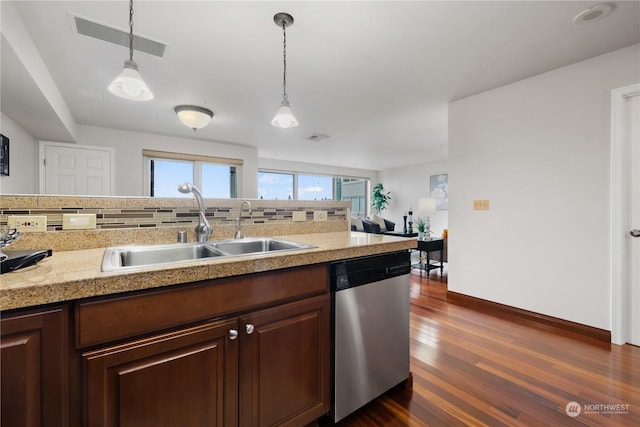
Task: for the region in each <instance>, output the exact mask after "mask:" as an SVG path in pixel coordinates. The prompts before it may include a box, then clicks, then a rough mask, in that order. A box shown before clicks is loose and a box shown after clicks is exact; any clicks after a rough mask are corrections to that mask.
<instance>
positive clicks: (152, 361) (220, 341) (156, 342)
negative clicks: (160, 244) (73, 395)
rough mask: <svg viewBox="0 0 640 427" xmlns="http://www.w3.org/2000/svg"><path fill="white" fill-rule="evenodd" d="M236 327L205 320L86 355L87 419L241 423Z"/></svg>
mask: <svg viewBox="0 0 640 427" xmlns="http://www.w3.org/2000/svg"><path fill="white" fill-rule="evenodd" d="M237 324H238V322H237V320H235V319H234V320H228V321H219V322H216V323H207V324H203V325H200V326H196V327H192V328H189V329H183V330H179V331H176V332H171V333H166V334H162V335H157V336H154V337H150V338H147V339H141V340H137V341H133V342H129V343H125V344H122V345H117V346H113V347H109V348H105V349H101V350H96V351H92V352H87V353H84V354H83V355H82V359H83V376H84V398H83V399H84V417H85V422H84V424H85V425H87V426H89V427H116V426H118V427H145V426H149V427H163V426H166V427H175V426H189V427H205V426H206V427H211V426H221V427H222V426H232V425H237V423H238V415H237V414H238V405H237V401H238V398H237V392H238V388H237V387H238V383H237V378H238V364H237V359H238V344H237V341H236V340H235V336H234V335H232V334H233V332H236V330H237ZM231 331H233V332H231ZM236 336H237V335H236Z"/></svg>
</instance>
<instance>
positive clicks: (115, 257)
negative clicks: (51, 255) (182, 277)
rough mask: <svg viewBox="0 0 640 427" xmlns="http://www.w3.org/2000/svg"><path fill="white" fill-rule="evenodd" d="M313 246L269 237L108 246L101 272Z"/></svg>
mask: <svg viewBox="0 0 640 427" xmlns="http://www.w3.org/2000/svg"><path fill="white" fill-rule="evenodd" d="M314 247H315V246H311V245H307V244H304V243H297V242H291V241H287V240H280V239H272V238H269V237H267V238H255V239H242V240H217V241H210V242H204V243H177V244H167V245H141V246H122V247H113V248H107V250H106V251H105V253H104V256H103V257H102V266H101V269H102V271H122V270H133V269H139V268H142V267H146V266H153V265H172V264H176V263H181V262H188V261H196V260H199V259H207V258H215V257H233V256H240V255H252V254H263V253H271V252H276V251H291V250H298V249H311V248H314Z"/></svg>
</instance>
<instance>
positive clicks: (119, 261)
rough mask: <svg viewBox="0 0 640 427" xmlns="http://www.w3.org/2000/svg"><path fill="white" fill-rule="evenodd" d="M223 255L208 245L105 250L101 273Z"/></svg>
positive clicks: (189, 244)
mask: <svg viewBox="0 0 640 427" xmlns="http://www.w3.org/2000/svg"><path fill="white" fill-rule="evenodd" d="M223 255H225V254H223V253H221V252H220V251H219V250H217V249H215V248H214V247H213V246H212V245H210V244H208V243H178V244H170V245H151V246H146V245H145V246H123V247H119V248H107V250H106V251H105V253H104V256H103V257H102V271H116V270H121V269H123V268H130V269H131V268H135V267H143V266H147V265H155V264H168V263H171V264H173V263H176V262H183V261H194V260H198V259H203V258H212V257H219V256H223Z"/></svg>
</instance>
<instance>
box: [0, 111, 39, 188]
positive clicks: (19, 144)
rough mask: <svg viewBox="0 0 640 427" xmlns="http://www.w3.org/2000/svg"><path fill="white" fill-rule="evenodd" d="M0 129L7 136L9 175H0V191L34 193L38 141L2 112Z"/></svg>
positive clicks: (36, 184)
mask: <svg viewBox="0 0 640 427" xmlns="http://www.w3.org/2000/svg"><path fill="white" fill-rule="evenodd" d="M0 130H1V131H2V134H3V135H4V136H6V137H7V138H9V176H0V193H2V194H36V193H37V192H38V171H37V167H36V165H37V164H38V142H37V141H36V140H35V138H33V137H32V136H31V135H30V134H28V133H27V132H26V131H25V130H24V129H23V128H22V127H21V126H20V125H18V124H17V123H16V122H14V121H13V120H11V119H10V118H9V117H7V116H5V115H4V114H2V123H0Z"/></svg>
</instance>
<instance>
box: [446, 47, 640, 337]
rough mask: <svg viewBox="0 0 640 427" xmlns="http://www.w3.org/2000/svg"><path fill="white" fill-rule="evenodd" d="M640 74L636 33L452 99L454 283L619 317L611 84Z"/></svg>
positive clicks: (549, 307)
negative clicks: (615, 45)
mask: <svg viewBox="0 0 640 427" xmlns="http://www.w3.org/2000/svg"><path fill="white" fill-rule="evenodd" d="M639 76H640V45H634V46H631V47H628V48H625V49H621V50H618V51H615V52H611V53H609V54H606V55H602V56H599V57H596V58H592V59H590V60H587V61H583V62H580V63H577V64H573V65H570V66H567V67H563V68H560V69H557V70H554V71H551V72H548V73H545V74H541V75H539V76H536V77H533V78H529V79H526V80H522V81H520V82H517V83H514V84H511V85H507V86H504V87H501V88H498V89H495V90H491V91H488V92H485V93H482V94H479V95H476V96H472V97H469V98H466V99H463V100H460V101H457V102H453V103H451V104H450V108H449V188H450V190H451V191H450V198H449V209H450V210H449V220H450V228H449V238H450V241H449V242H450V243H449V261H450V263H449V290H451V291H455V292H459V293H462V294H466V295H471V296H474V297H478V298H483V299H487V300H490V301H496V302H499V303H502V304H506V305H510V306H514V307H519V308H523V309H526V310H531V311H534V312H538V313H543V314H546V315H550V316H555V317H559V318H562V319H566V320H570V321H574V322H578V323H582V324H586V325H591V326H594V327H598V328H602V329H606V330H610V329H611V322H610V297H609V294H610V283H609V275H610V268H609V263H608V259H609V237H610V236H609V233H610V232H609V222H610V218H609V149H610V116H611V111H610V92H611V90H612V89H614V88H617V87H621V86H626V85H629V84H632V83H635V82H638V80H639V79H640V78H639ZM474 199H489V200H490V210H488V211H473V210H472V209H471V207H472V200H474Z"/></svg>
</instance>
